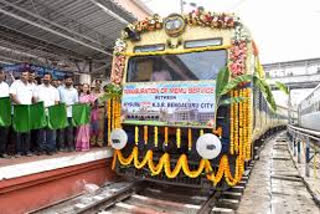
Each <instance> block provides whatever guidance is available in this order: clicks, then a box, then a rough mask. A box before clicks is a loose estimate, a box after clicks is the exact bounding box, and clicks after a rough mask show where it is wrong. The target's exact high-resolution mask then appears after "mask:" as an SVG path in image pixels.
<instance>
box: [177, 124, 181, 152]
mask: <svg viewBox="0 0 320 214" xmlns="http://www.w3.org/2000/svg"><path fill="white" fill-rule="evenodd" d="M176 134H177V148H178V149H180V147H181V129H180V128H177V133H176Z"/></svg>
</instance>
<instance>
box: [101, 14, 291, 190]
mask: <svg viewBox="0 0 320 214" xmlns="http://www.w3.org/2000/svg"><path fill="white" fill-rule="evenodd" d="M110 79H111V82H112V87H111V88H110V89H109V93H110V94H118V96H111V98H110V100H109V101H108V114H107V115H108V119H109V120H108V121H109V124H108V129H109V131H110V134H109V136H108V139H109V143H110V144H111V145H112V147H113V148H114V158H113V163H112V168H113V169H114V170H115V172H116V173H117V174H118V175H121V176H124V177H126V178H131V179H135V180H147V181H152V182H158V183H163V184H172V185H181V186H186V187H194V188H210V189H221V188H226V187H231V186H234V185H236V184H238V183H239V182H240V180H241V178H242V175H243V172H244V170H245V167H246V166H247V165H248V163H249V162H250V161H251V160H252V159H253V157H254V152H255V149H254V148H255V147H256V146H255V142H257V141H258V140H259V139H261V138H262V137H263V136H265V134H266V133H267V132H268V131H270V130H277V129H279V128H281V127H285V126H286V124H287V113H286V110H285V109H281V108H276V104H275V102H274V99H273V97H272V93H271V91H270V87H269V86H268V85H267V84H266V82H265V74H264V71H263V67H262V65H261V64H260V61H259V54H258V49H257V46H256V44H255V42H254V40H253V39H252V36H251V34H250V32H249V30H248V29H247V27H246V26H245V25H244V24H243V23H242V22H241V21H240V19H239V17H237V16H236V15H234V14H227V13H215V12H207V11H205V10H203V9H198V10H195V11H193V12H190V13H188V14H182V15H181V14H171V15H169V16H168V17H164V18H162V17H160V16H159V15H157V14H155V15H153V16H152V17H148V18H146V19H144V20H141V21H137V22H135V23H132V24H129V25H128V26H127V27H126V28H125V29H124V30H123V31H122V33H121V37H120V38H119V39H118V40H117V41H116V43H115V47H114V57H113V62H112V71H111V77H110Z"/></svg>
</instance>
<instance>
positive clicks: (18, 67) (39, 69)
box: [3, 63, 71, 78]
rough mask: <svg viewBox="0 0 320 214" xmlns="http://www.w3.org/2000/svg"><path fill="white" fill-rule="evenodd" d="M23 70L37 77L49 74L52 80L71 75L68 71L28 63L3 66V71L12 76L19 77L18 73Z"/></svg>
mask: <svg viewBox="0 0 320 214" xmlns="http://www.w3.org/2000/svg"><path fill="white" fill-rule="evenodd" d="M25 69H27V70H32V71H34V72H35V73H36V74H37V76H43V75H44V74H45V73H51V74H52V76H53V78H63V77H64V76H65V75H66V74H68V73H71V72H68V71H61V70H58V69H55V68H49V67H44V66H39V65H33V64H28V63H22V64H14V65H5V66H3V70H4V71H5V72H12V73H13V75H14V76H19V75H18V73H20V72H21V71H23V70H25Z"/></svg>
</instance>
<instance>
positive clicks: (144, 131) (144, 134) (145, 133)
mask: <svg viewBox="0 0 320 214" xmlns="http://www.w3.org/2000/svg"><path fill="white" fill-rule="evenodd" d="M148 137H149V136H148V126H144V127H143V140H144V144H145V145H147V143H148Z"/></svg>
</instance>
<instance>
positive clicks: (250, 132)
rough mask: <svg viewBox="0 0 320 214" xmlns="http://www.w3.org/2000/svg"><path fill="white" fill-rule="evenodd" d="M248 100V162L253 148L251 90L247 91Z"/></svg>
mask: <svg viewBox="0 0 320 214" xmlns="http://www.w3.org/2000/svg"><path fill="white" fill-rule="evenodd" d="M246 97H247V98H248V99H247V115H248V116H247V120H248V121H247V151H246V161H249V160H250V159H251V149H252V148H251V147H252V103H251V88H247V90H246Z"/></svg>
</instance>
